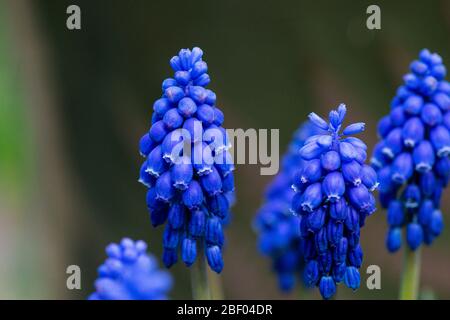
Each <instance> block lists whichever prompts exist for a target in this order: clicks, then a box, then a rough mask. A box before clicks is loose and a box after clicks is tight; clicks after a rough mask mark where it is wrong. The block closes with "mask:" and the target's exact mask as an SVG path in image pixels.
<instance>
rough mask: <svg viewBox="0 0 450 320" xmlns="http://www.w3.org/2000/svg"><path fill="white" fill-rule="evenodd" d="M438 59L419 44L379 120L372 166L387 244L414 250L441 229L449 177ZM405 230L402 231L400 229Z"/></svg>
mask: <svg viewBox="0 0 450 320" xmlns="http://www.w3.org/2000/svg"><path fill="white" fill-rule="evenodd" d="M445 75H446V68H445V66H444V65H443V63H442V58H441V57H440V56H439V55H438V54H436V53H431V52H430V51H429V50H427V49H423V50H422V51H421V52H420V54H419V58H418V59H417V60H415V61H413V62H412V63H411V65H410V72H409V73H408V74H406V75H405V76H404V77H403V80H404V83H403V84H402V85H401V86H400V87H399V88H398V90H397V94H396V96H395V97H394V99H393V100H392V102H391V110H390V113H389V114H388V115H386V116H384V117H383V118H382V119H381V120H380V121H379V123H378V136H379V138H380V141H379V142H378V144H377V145H376V146H375V148H374V152H373V156H372V160H371V162H372V166H373V167H374V168H375V169H376V170H377V172H378V175H379V178H380V193H379V197H380V202H381V204H382V206H383V207H384V208H386V209H387V222H388V225H389V230H388V232H387V235H386V247H387V249H388V250H389V251H390V252H396V251H397V250H399V249H400V248H401V247H402V242H403V237H402V233H403V232H405V233H406V236H405V239H406V244H407V246H408V247H409V248H410V249H411V250H413V251H415V250H416V249H418V248H419V247H420V246H421V245H422V244H424V243H425V244H427V245H429V244H431V243H432V242H433V240H434V239H435V238H436V237H437V236H439V234H440V233H441V232H442V229H443V226H444V225H443V217H442V212H441V209H440V200H441V194H442V190H443V189H444V188H445V187H446V186H447V184H448V180H449V177H450V159H449V154H450V83H449V82H448V81H446V80H445V79H444V78H445ZM403 230H404V231H403Z"/></svg>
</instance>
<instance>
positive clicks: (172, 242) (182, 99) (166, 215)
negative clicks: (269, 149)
mask: <svg viewBox="0 0 450 320" xmlns="http://www.w3.org/2000/svg"><path fill="white" fill-rule="evenodd" d="M202 56H203V51H202V50H201V49H200V48H193V49H192V50H189V49H182V50H180V52H179V54H178V55H176V56H174V57H173V58H172V59H171V60H170V65H171V67H172V69H173V70H174V72H175V73H174V76H173V78H167V79H166V80H164V81H163V83H162V97H161V98H160V99H158V100H156V101H155V103H154V104H153V115H152V125H151V128H150V131H149V132H148V133H147V134H145V135H144V136H143V137H142V139H141V141H140V153H141V154H142V155H143V156H144V157H146V160H145V161H144V163H143V164H142V167H141V171H140V177H139V181H140V182H141V183H143V184H144V185H145V186H146V187H148V192H147V206H148V209H149V211H150V217H151V222H152V224H153V226H159V225H163V224H165V230H164V236H163V247H164V252H163V262H164V265H165V266H166V267H171V266H172V265H173V264H175V263H176V262H177V260H178V257H179V251H181V259H182V260H183V262H184V263H185V265H186V266H188V267H191V266H192V268H191V271H192V272H193V273H199V274H197V275H193V279H194V278H195V279H196V280H195V282H198V285H196V284H193V291H194V295H195V296H196V298H203V299H204V298H207V297H205V296H204V295H205V294H207V293H204V292H203V291H205V290H206V289H207V288H206V287H208V286H207V285H206V284H205V283H204V282H205V280H204V278H205V277H204V274H205V273H207V274H209V273H208V271H207V268H206V267H205V266H204V260H205V259H204V256H206V260H207V262H208V265H209V267H210V268H211V269H212V270H213V271H215V272H216V273H220V272H221V271H222V269H223V266H224V262H223V258H222V250H223V247H224V234H223V227H224V225H225V224H226V223H227V221H228V219H229V215H230V213H229V209H230V206H231V205H232V204H233V202H234V176H233V170H234V165H233V163H232V159H231V155H230V153H229V151H228V149H229V148H230V143H229V141H228V136H227V133H226V130H225V129H224V128H223V127H222V124H223V122H224V115H223V113H222V111H221V110H220V109H219V108H218V107H217V105H216V94H215V93H214V92H213V91H212V90H210V89H206V86H207V85H208V84H209V82H210V78H209V75H208V74H207V71H208V66H207V64H206V62H205V61H203V60H202ZM180 131H181V132H185V133H187V134H188V135H189V139H190V140H189V142H188V144H189V146H188V147H189V149H190V150H188V151H190V155H186V154H181V155H180V154H176V151H175V150H176V147H177V146H178V145H179V144H180V141H182V144H183V142H185V144H186V142H187V141H188V140H183V139H184V136H183V135H181V136H180V135H179V132H180ZM217 133H220V136H221V138H215V139H214V141H213V142H211V143H210V144H207V142H208V141H204V137H217ZM180 137H181V138H182V139H180ZM205 140H206V139H205ZM183 149H184V148H183ZM183 151H184V150H183ZM199 155H200V156H199ZM198 156H199V157H200V159H199V158H198ZM177 160H182V161H177ZM199 160H200V161H199ZM211 160H213V161H211ZM217 160H220V161H217ZM194 288H197V289H198V290H197V289H194ZM200 291H202V292H203V293H200ZM196 292H197V293H196ZM199 296H201V297H199Z"/></svg>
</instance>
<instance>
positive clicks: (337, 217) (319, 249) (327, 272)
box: [292, 104, 378, 299]
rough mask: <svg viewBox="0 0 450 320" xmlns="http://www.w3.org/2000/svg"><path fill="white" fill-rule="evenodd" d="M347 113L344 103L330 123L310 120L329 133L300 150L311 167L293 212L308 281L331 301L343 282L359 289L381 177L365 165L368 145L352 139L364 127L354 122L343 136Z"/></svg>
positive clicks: (297, 184)
mask: <svg viewBox="0 0 450 320" xmlns="http://www.w3.org/2000/svg"><path fill="white" fill-rule="evenodd" d="M346 111H347V109H346V107H345V105H343V104H341V105H340V106H339V107H338V109H337V110H332V111H331V112H330V114H329V123H327V122H326V121H325V120H324V119H322V118H321V117H319V116H318V115H317V114H315V113H311V114H310V115H309V119H310V121H311V122H312V123H314V124H315V125H316V126H317V127H318V128H320V129H322V130H324V131H326V132H327V133H323V134H318V135H314V136H312V137H310V138H309V139H307V140H306V142H305V145H304V146H303V147H302V148H301V149H300V156H301V157H302V159H303V160H304V161H306V163H305V164H304V165H303V167H302V168H300V170H299V171H298V172H297V173H296V174H295V176H294V188H295V190H296V191H297V193H296V195H295V196H294V198H293V199H292V210H293V212H295V213H297V214H298V215H299V217H300V235H301V237H302V241H301V243H302V251H303V255H304V257H305V261H306V265H305V271H304V280H305V282H306V284H307V285H309V286H318V287H319V290H320V293H321V295H322V297H323V298H324V299H330V298H332V297H333V296H334V294H335V293H336V287H337V286H336V285H337V284H338V283H340V282H342V281H343V282H344V283H345V285H346V286H347V287H349V288H351V289H353V290H356V289H358V288H359V286H360V281H361V280H360V274H359V268H360V267H361V264H362V259H363V251H362V248H361V245H360V243H359V240H360V228H361V227H363V226H364V224H365V220H366V217H367V216H369V215H371V214H372V213H373V212H374V211H375V210H376V202H375V198H374V196H373V195H372V192H373V191H374V190H375V189H376V188H377V186H378V181H377V175H376V172H375V171H374V170H373V169H372V167H370V166H368V165H366V164H364V162H365V160H366V157H367V153H366V150H367V147H366V145H365V143H364V142H363V141H362V140H360V139H358V138H356V137H351V135H353V134H357V133H360V132H362V131H363V130H364V127H365V125H364V123H361V122H360V123H354V124H351V125H349V126H347V127H346V128H345V129H344V130H343V131H342V133H340V130H341V126H342V123H343V121H344V117H345V114H346ZM344 136H347V137H344Z"/></svg>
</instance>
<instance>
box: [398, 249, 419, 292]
mask: <svg viewBox="0 0 450 320" xmlns="http://www.w3.org/2000/svg"><path fill="white" fill-rule="evenodd" d="M419 285H420V248H418V249H417V250H416V251H412V250H411V249H410V248H408V247H407V246H405V259H404V266H403V275H402V284H401V288H400V299H401V300H417V298H418V296H419Z"/></svg>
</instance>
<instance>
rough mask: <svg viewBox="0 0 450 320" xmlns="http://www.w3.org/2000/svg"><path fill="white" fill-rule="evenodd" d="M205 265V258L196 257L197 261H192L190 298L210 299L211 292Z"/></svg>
mask: <svg viewBox="0 0 450 320" xmlns="http://www.w3.org/2000/svg"><path fill="white" fill-rule="evenodd" d="M206 269H207V267H206V263H205V258H204V257H203V256H202V257H198V261H197V262H196V263H194V264H193V265H192V266H191V268H190V270H191V284H192V299H194V300H211V298H212V297H211V292H210V290H209V285H208V277H207V270H206Z"/></svg>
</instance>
